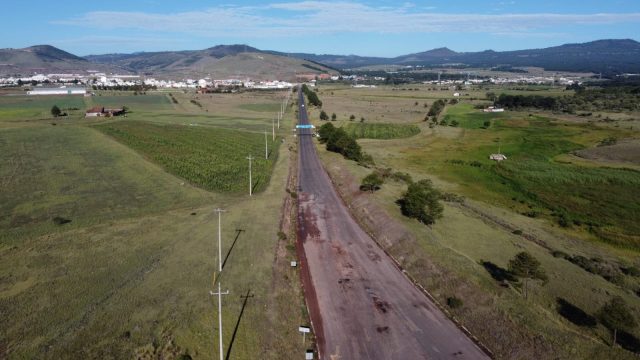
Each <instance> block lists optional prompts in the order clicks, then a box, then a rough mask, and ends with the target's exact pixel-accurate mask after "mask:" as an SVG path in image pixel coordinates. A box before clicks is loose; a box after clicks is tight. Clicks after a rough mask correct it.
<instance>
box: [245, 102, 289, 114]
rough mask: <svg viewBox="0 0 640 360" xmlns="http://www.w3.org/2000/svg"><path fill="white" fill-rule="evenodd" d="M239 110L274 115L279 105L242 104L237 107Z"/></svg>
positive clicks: (278, 109)
mask: <svg viewBox="0 0 640 360" xmlns="http://www.w3.org/2000/svg"><path fill="white" fill-rule="evenodd" d="M238 107H239V108H240V109H244V110H251V111H258V112H270V113H276V112H278V111H280V104H274V103H266V104H242V105H239V106H238Z"/></svg>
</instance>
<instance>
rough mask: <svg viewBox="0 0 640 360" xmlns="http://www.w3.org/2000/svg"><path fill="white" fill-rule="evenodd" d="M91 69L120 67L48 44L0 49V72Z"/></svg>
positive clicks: (60, 71)
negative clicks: (82, 56)
mask: <svg viewBox="0 0 640 360" xmlns="http://www.w3.org/2000/svg"><path fill="white" fill-rule="evenodd" d="M92 70H94V71H102V72H112V71H116V70H120V69H118V68H114V67H113V66H111V65H107V64H97V63H93V62H90V61H88V60H87V59H85V58H81V57H79V56H76V55H73V54H70V53H68V52H66V51H63V50H60V49H58V48H55V47H53V46H50V45H36V46H31V47H28V48H24V49H0V74H5V75H6V74H20V75H29V74H34V73H39V74H41V73H48V74H51V73H69V72H86V71H92Z"/></svg>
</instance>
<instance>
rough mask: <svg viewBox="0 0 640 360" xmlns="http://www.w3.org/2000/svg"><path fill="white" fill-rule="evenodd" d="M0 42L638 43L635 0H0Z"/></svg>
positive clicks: (101, 48) (351, 49)
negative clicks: (0, 13) (0, 10)
mask: <svg viewBox="0 0 640 360" xmlns="http://www.w3.org/2000/svg"><path fill="white" fill-rule="evenodd" d="M3 9H4V11H3V14H4V15H5V16H3V21H1V22H0V33H1V34H2V36H1V38H0V48H23V47H27V46H32V45H39V44H48V45H53V46H56V47H59V48H61V49H63V50H66V51H69V52H71V53H74V54H76V55H80V56H84V55H89V54H106V53H131V52H138V51H162V50H199V49H205V48H209V47H212V46H215V45H219V44H247V45H250V46H253V47H257V48H259V49H262V50H277V51H283V52H308V53H316V54H343V55H348V54H355V55H362V56H388V57H391V56H399V55H404V54H408V53H414V52H420V51H425V50H429V49H433V48H439V47H448V48H450V49H452V50H455V51H482V50H487V49H492V50H497V51H504V50H518V49H530V48H541V47H548V46H555V45H561V44H565V43H578V42H587V41H593V40H597V39H623V38H624V39H628V38H630V39H634V40H640V1H638V0H609V1H603V0H552V1H549V0H536V1H530V0H513V1H502V0H496V1H494V0H458V1H451V0H434V1H413V2H402V1H387V0H369V1H356V0H354V1H351V0H343V1H286V0H273V1H269V0H267V1H235V2H233V1H231V0H227V1H220V2H219V1H208V0H179V1H178V0H109V1H100V2H99V1H86V0H64V1H52V0H32V1H29V0H4V1H3Z"/></svg>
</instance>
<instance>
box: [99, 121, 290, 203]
mask: <svg viewBox="0 0 640 360" xmlns="http://www.w3.org/2000/svg"><path fill="white" fill-rule="evenodd" d="M96 128H97V129H99V130H100V131H102V132H104V133H105V134H107V135H109V136H112V137H113V138H115V139H117V140H118V141H120V142H122V143H124V144H126V145H127V146H130V147H131V148H133V149H135V150H136V151H139V152H140V153H142V154H144V155H145V156H146V157H148V158H149V159H151V160H152V161H154V162H156V163H158V164H160V165H161V166H162V167H163V168H165V169H167V171H169V172H171V173H173V174H175V175H177V176H179V177H181V178H183V179H186V180H187V181H189V182H191V183H193V184H195V185H197V186H201V187H203V188H205V189H207V190H212V191H216V192H235V193H240V192H244V191H248V190H247V189H248V186H249V162H248V160H247V159H246V157H248V156H249V155H252V156H253V157H254V160H253V162H252V169H253V170H252V175H253V179H252V181H253V184H254V191H260V190H262V189H264V188H265V187H266V185H267V184H268V183H269V174H270V172H271V168H272V166H273V162H274V160H273V158H270V159H268V160H265V157H264V151H265V147H264V146H265V143H264V137H263V136H262V135H260V134H255V133H249V132H242V131H235V130H228V129H212V128H204V127H196V126H180V125H173V126H171V125H166V126H161V125H152V124H149V123H144V122H133V121H119V122H113V123H107V124H102V125H97V126H96ZM268 141H269V146H271V153H272V154H277V148H276V149H274V148H273V147H274V145H275V146H277V145H278V142H272V141H270V140H268Z"/></svg>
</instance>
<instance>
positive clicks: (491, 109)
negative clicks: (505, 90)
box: [482, 106, 504, 112]
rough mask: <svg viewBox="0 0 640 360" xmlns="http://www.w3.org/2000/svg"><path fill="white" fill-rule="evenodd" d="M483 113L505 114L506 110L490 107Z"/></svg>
mask: <svg viewBox="0 0 640 360" xmlns="http://www.w3.org/2000/svg"><path fill="white" fill-rule="evenodd" d="M482 111H484V112H504V109H503V108H497V107H494V106H489V107H488V108H486V109H484V110H482Z"/></svg>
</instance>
